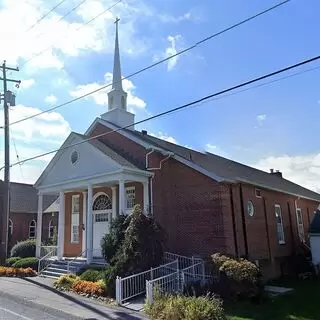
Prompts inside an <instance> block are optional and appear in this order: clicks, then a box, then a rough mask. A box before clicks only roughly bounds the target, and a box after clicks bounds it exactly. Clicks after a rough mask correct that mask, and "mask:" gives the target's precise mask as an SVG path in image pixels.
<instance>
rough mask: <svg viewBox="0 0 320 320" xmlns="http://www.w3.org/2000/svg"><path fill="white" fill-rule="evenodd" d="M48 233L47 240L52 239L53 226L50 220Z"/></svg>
mask: <svg viewBox="0 0 320 320" xmlns="http://www.w3.org/2000/svg"><path fill="white" fill-rule="evenodd" d="M48 231H49V234H48V238H49V239H51V238H53V233H54V225H53V221H52V220H50V221H49V229H48Z"/></svg>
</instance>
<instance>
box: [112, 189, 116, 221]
mask: <svg viewBox="0 0 320 320" xmlns="http://www.w3.org/2000/svg"><path fill="white" fill-rule="evenodd" d="M111 190H112V195H111V197H112V219H115V218H116V217H117V187H111Z"/></svg>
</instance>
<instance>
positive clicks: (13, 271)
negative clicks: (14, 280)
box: [0, 267, 37, 277]
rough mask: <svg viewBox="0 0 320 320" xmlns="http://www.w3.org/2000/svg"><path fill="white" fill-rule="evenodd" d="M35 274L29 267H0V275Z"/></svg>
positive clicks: (32, 275)
mask: <svg viewBox="0 0 320 320" xmlns="http://www.w3.org/2000/svg"><path fill="white" fill-rule="evenodd" d="M36 275H37V274H36V272H35V271H34V270H33V269H31V268H26V269H24V268H13V267H0V277H34V276H36Z"/></svg>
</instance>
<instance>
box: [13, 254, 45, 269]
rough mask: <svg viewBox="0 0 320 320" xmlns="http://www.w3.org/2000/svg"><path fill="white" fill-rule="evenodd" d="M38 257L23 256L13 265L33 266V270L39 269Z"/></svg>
mask: <svg viewBox="0 0 320 320" xmlns="http://www.w3.org/2000/svg"><path fill="white" fill-rule="evenodd" d="M38 262H39V259H38V258H34V257H29V258H22V259H19V260H18V261H16V262H15V263H14V264H13V265H12V267H14V268H31V269H33V270H38Z"/></svg>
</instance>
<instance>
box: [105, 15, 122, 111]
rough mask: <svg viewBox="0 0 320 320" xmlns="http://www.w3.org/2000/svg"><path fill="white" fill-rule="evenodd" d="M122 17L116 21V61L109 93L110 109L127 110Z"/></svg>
mask: <svg viewBox="0 0 320 320" xmlns="http://www.w3.org/2000/svg"><path fill="white" fill-rule="evenodd" d="M119 21H120V19H119V18H117V19H116V21H115V22H114V23H115V25H116V39H115V45H114V61H113V76H112V89H111V91H110V92H109V93H108V109H109V110H112V109H121V110H125V111H126V110H127V93H126V92H125V91H123V88H122V78H121V64H120V50H119V35H118V33H119V31H118V24H119Z"/></svg>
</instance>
